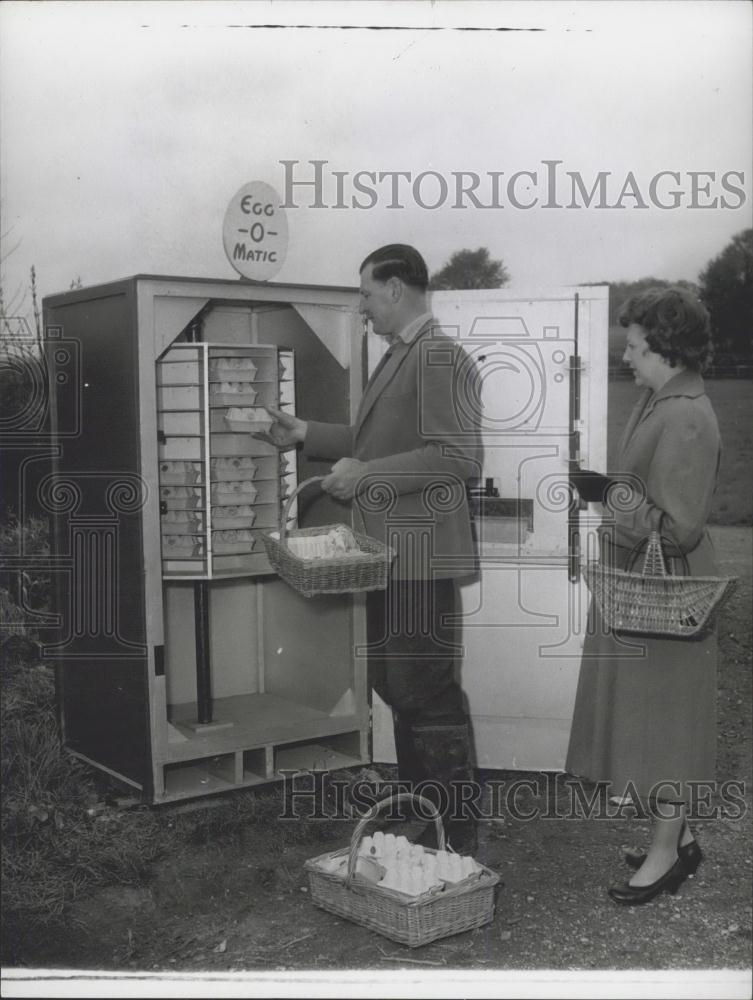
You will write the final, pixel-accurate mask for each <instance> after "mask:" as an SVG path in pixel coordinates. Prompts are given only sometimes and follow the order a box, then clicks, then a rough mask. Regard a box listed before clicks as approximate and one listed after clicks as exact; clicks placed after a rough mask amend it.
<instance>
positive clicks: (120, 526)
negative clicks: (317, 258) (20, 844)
mask: <svg viewBox="0 0 753 1000" xmlns="http://www.w3.org/2000/svg"><path fill="white" fill-rule="evenodd" d="M44 305H45V323H46V324H47V326H48V327H49V328H51V329H57V330H62V331H64V333H65V337H66V338H68V339H69V340H71V339H72V340H75V341H76V342H77V343H78V345H79V357H80V370H79V372H78V390H79V391H78V393H77V394H76V398H75V400H74V402H73V403H72V402H71V394H70V393H69V394H67V395H66V394H62V393H60V394H58V395H57V396H55V397H54V402H53V407H52V415H53V423H54V424H56V425H57V426H59V427H62V426H67V425H68V424H69V423H70V420H69V419H68V416H67V414H66V412H65V408H66V407H68V406H71V405H76V406H77V407H78V409H79V411H80V412H79V419H78V421H77V426H78V427H79V432H78V433H77V434H76V435H75V436H71V437H70V438H66V439H64V440H63V439H61V440H60V444H59V447H58V449H57V452H58V454H57V457H56V459H55V461H54V467H53V470H52V472H51V473H50V475H49V476H47V478H46V480H45V481H44V482H42V484H41V488H40V496H41V497H42V499H43V501H44V502H45V503H46V504H47V507H48V509H49V510H50V513H51V514H52V516H53V520H54V529H55V530H54V546H53V552H54V555H53V559H54V566H55V571H54V573H53V576H54V579H55V583H56V590H57V606H58V609H59V613H60V622H61V627H60V631H59V635H58V636H57V639H56V641H55V642H51V643H50V644H49V646H48V647H47V649H46V653H47V655H49V656H50V657H54V659H55V661H56V681H57V693H58V707H59V716H60V724H61V729H62V734H63V740H64V743H65V745H66V747H67V748H68V749H69V750H71V751H72V752H73V753H75V754H77V755H79V756H80V757H82V758H83V759H85V760H87V761H89V762H90V763H92V764H94V765H95V766H97V767H99V768H101V769H102V770H105V771H107V772H109V773H111V774H112V775H113V776H115V777H117V778H118V779H120V780H121V781H124V782H126V783H127V784H129V785H130V786H132V787H133V788H135V789H137V790H138V791H139V793H140V795H141V796H142V797H143V798H144V799H145V800H146V801H150V802H157V803H158V802H167V801H172V800H176V799H182V798H190V797H194V796H197V795H205V794H208V793H212V792H221V791H227V790H230V789H234V788H241V787H247V786H252V785H255V784H260V783H264V782H268V781H274V780H279V779H280V778H281V776H282V775H283V774H284V773H285V772H286V771H289V770H291V771H297V770H301V769H303V770H305V769H307V768H319V769H325V768H326V769H329V770H333V769H336V768H338V767H344V766H349V765H355V764H359V763H362V762H365V761H366V760H368V759H369V736H370V728H369V707H368V699H367V689H366V660H365V656H361V655H359V653H358V650H359V649H361V648H362V647H363V645H364V641H365V625H364V615H363V600H362V598H359V597H355V598H354V597H352V596H350V595H332V596H321V597H317V598H313V599H306V598H304V597H302V596H301V595H299V594H298V593H297V592H296V591H294V590H292V589H291V588H290V587H288V586H287V584H285V583H284V582H283V581H281V580H280V579H279V578H278V577H277V576H276V575H275V574H274V573H273V572H272V570H271V567H270V565H269V563H268V561H267V558H266V553H265V550H264V547H263V544H262V542H261V540H260V534H261V532H263V531H266V530H273V529H275V528H279V525H280V518H281V516H282V511H283V505H284V503H285V501H286V499H287V498H289V497H290V495H291V493H292V492H293V491H294V490H295V488H296V484H297V483H298V482H299V481H302V480H303V479H304V478H309V477H310V476H315V475H322V474H324V473H326V472H327V471H328V469H329V466H330V465H331V463H318V462H314V461H308V460H306V459H304V458H303V457H302V456H299V455H298V454H297V452H296V451H291V452H288V453H285V454H282V455H280V453H279V452H278V451H277V449H275V448H274V447H273V446H272V445H269V444H267V443H265V442H264V441H263V440H260V439H258V438H257V437H255V433H256V432H258V431H261V430H263V429H264V428H265V427H267V426H268V425H269V418H268V415H267V413H266V410H265V409H264V407H265V406H266V405H272V406H275V407H279V408H281V409H282V410H287V411H288V412H295V411H296V408H298V409H299V410H300V411H301V412H305V413H306V414H307V415H308V416H310V417H312V418H314V419H321V420H331V421H338V422H350V421H351V420H352V419H353V416H354V414H355V408H356V407H357V405H358V401H359V400H360V394H361V387H362V358H361V349H362V326H361V322H360V318H359V316H358V302H357V294H356V293H355V291H354V290H352V289H337V288H321V287H316V288H310V287H301V286H294V285H271V284H264V285H256V284H251V283H246V282H243V281H222V280H207V279H189V278H160V277H150V276H139V277H136V278H130V279H126V280H124V281H119V282H113V283H111V284H108V285H103V286H98V287H96V288H90V289H77V290H75V291H71V292H67V293H65V294H62V295H56V296H52V297H50V298H48V299H46V300H45V303H44ZM347 516H348V515H347V511H345V510H344V509H343V507H342V505H339V504H336V503H335V502H334V501H333V500H331V498H329V497H328V496H327V495H326V494H321V493H319V494H317V493H316V492H315V491H313V495H307V494H306V493H304V494H301V495H299V496H298V497H297V498H296V502H295V504H294V505H293V506H292V507H291V509H290V511H289V518H290V521H291V523H292V522H293V521H295V520H296V519H297V520H298V522H299V523H300V525H301V526H303V527H306V526H309V527H313V526H316V525H319V524H329V523H332V522H338V521H342V520H343V519H344V518H345V519H347Z"/></svg>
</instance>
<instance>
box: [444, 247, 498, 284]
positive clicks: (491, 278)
mask: <svg viewBox="0 0 753 1000" xmlns="http://www.w3.org/2000/svg"><path fill="white" fill-rule="evenodd" d="M509 280H510V275H509V274H508V273H507V268H506V267H505V265H504V264H503V262H502V261H501V260H492V258H491V257H490V256H489V251H488V250H487V249H486V247H479V248H478V250H457V251H456V252H455V253H454V254H453V255H452V256H451V257H450V259H449V260H448V261H447V263H446V264H445V265H444V267H442V268H440V270H439V271H437V272H436V274H433V275H432V276H431V280H430V282H429V287H430V288H432V289H434V290H436V291H439V290H446V289H455V288H502V286H503V285H506V284H507V283H508V281H509Z"/></svg>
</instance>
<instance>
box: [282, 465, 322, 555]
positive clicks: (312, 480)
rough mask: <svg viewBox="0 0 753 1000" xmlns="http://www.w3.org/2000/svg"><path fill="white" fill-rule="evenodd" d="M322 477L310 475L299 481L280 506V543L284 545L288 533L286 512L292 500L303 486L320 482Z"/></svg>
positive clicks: (288, 510)
mask: <svg viewBox="0 0 753 1000" xmlns="http://www.w3.org/2000/svg"><path fill="white" fill-rule="evenodd" d="M323 479H324V476H311V478H310V479H304V480H303V482H302V483H299V484H298V485H297V486H296V488H295V489H294V490H293V492H292V493H291V494H290V496H289V497H288V498H287V500H286V501H285V506H284V507H283V508H282V518H281V521H280V545H283V546H284V545H285V537H286V535H287V533H288V514H289V513H290V508H291V507H292V505H293V501H294V500H295V498H296V497H297V496H298V494H299V493H300V492H301V490H302V489H303V488H304V487H305V486H310V485H311V484H312V483H320V482H321V481H322V480H323Z"/></svg>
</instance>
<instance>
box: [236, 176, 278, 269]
mask: <svg viewBox="0 0 753 1000" xmlns="http://www.w3.org/2000/svg"><path fill="white" fill-rule="evenodd" d="M222 242H223V243H224V245H225V253H226V254H227V259H228V260H229V261H230V263H231V264H232V265H233V267H234V268H235V270H236V271H237V272H238V273H239V274H242V275H243V277H244V278H250V279H251V280H253V281H269V279H270V278H273V277H274V276H275V275H276V274H277V272H278V271H279V270H280V268H281V267H282V265H283V264H284V263H285V256H286V255H287V252H288V217H287V214H286V212H285V209H284V208H283V207H282V199H281V198H280V196H279V194H278V193H277V192H276V191H275V189H274V188H273V187H270V185H269V184H265V183H264V182H263V181H251V183H250V184H244V185H243V187H242V188H241V189H240V191H238V193H237V194H236V195H235V196H234V198H233V199H232V200H231V202H230V204H229V205H228V207H227V211H226V212H225V221H224V223H223V225H222Z"/></svg>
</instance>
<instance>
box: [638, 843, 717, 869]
mask: <svg viewBox="0 0 753 1000" xmlns="http://www.w3.org/2000/svg"><path fill="white" fill-rule="evenodd" d="M677 857H678V858H679V859H680V861H682V863H683V865H684V866H685V871H686V872H687V873H688V875H695V873H696V872H697V871H698V866H699V865H700V863H701V862H702V861H703V851H702V850H701V846H700V844H699V843H698V841H697V840H691V841H689V843H687V844H684V845H683V846H682V847H678V848H677ZM645 860H646V855H645V854H630V853H629V852H627V851H626V852H625V861H626V862H627V863H628V864H629V865H630V867H631V868H635V869H638V868H640V867H641V865H642V864H643V862H644V861H645Z"/></svg>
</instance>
